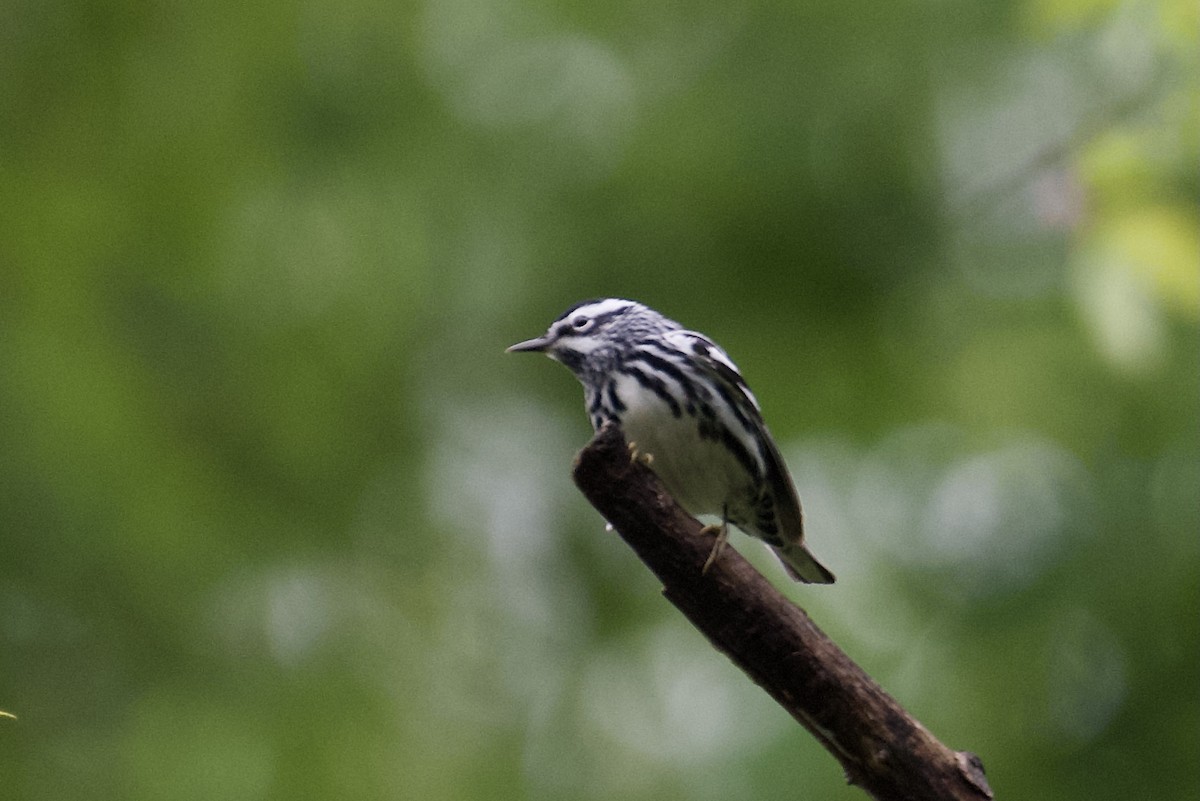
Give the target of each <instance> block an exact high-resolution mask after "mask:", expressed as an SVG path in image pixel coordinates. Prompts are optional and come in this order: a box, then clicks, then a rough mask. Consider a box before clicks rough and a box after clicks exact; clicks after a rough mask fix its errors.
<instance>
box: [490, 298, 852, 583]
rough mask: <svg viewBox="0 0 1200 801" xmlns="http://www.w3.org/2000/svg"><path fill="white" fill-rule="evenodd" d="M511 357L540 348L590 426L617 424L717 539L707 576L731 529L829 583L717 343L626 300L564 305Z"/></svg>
mask: <svg viewBox="0 0 1200 801" xmlns="http://www.w3.org/2000/svg"><path fill="white" fill-rule="evenodd" d="M508 352H510V353H521V352H528V353H544V354H545V355H547V356H549V357H550V358H551V359H554V360H555V361H558V362H560V363H562V364H563V365H564V366H566V367H567V369H569V370H570V371H571V372H572V373H574V374H575V377H576V378H577V379H579V382H580V383H581V384H583V389H584V401H585V404H586V407H587V413H588V416H589V418H590V421H591V423H592V427H593V428H594V429H595V430H597V431H599V430H600V428H601V427H602V426H603V425H604V424H606V423H609V422H613V423H616V424H617V425H618V426H620V428H621V430H622V432H623V433H624V435H625V439H626V441H627V443H629V447H630V452H631V454H633V456H634V458H637V459H639V460H640V461H642V462H643V463H644V464H646V465H647V466H648V467H649V468H650V469H651V470H653V471H654V473H655V474H656V475H657V476H658V478H659V479H660V480H661V481H662V483H663V486H664V487H665V488H666V489H667V491H668V492H669V493H670V494H671V496H672V497H673V498H674V499H675V501H676V502H677V503H679V505H680V506H682V507H683V508H684V509H686V510H687V511H688V512H689V513H691V514H692V515H695V516H697V517H701V516H712V517H719V518H720V520H721V523H720V525H719V526H706V527H705V532H706V533H708V534H715V535H716V542H715V544H714V547H713V550H712V552H711V554H710V555H709V558H708V560H707V561H706V562H705V564H704V567H703V571H704V572H707V571H708V569H709V567H710V566H711V565H712V563H713V562H714V560H715V559H716V558H717V557H718V556H719V554H720V552H721V549H722V548H723V547H724V546H725V542H726V539H727V537H728V526H729V525H730V524H732V525H734V526H736V527H737V528H739V529H740V530H742V531H743V532H745V533H746V534H749V535H750V536H752V537H755V538H757V539H759V540H762V541H763V542H765V543H766V544H767V545H768V546H769V547H770V548H771V549H772V550H773V551H774V552H775V553H776V554H777V555H778V556H779V558H780V560H781V561H782V562H783V564H784V567H785V568H786V570H787V572H788V574H789V575H790V576H791V577H792V578H793V579H795V580H797V581H801V582H805V583H812V584H832V583H833V582H834V575H833V573H831V572H830V571H829V570H828V569H827V568H826V567H825V566H824V565H822V564H821V563H820V562H819V561H817V559H816V557H814V556H813V555H812V553H811V552H810V551H809V550H808V547H807V545H805V542H804V518H803V513H802V511H801V507H800V498H799V496H798V495H797V492H796V487H795V485H794V484H793V482H792V477H791V474H790V473H789V472H788V469H787V464H786V463H785V462H784V459H783V456H782V455H781V454H780V453H779V447H778V446H777V445H776V444H775V441H774V440H773V439H772V437H771V433H770V431H769V430H768V429H767V426H766V423H765V422H764V421H763V416H762V410H761V409H760V407H759V404H758V400H757V399H756V398H755V397H754V394H753V393H752V392H751V391H750V388H749V386H747V385H746V381H745V379H744V378H742V374H741V372H740V371H739V370H738V368H737V366H736V365H734V363H733V361H732V360H731V359H730V358H729V356H728V355H727V354H726V353H725V351H724V350H722V349H721V348H720V347H719V346H718V345H717V344H716V343H715V342H713V341H712V340H711V339H709V338H708V337H706V336H705V335H704V334H701V333H699V332H697V331H690V330H688V329H686V328H684V327H683V326H682V325H680V324H679V323H677V322H675V321H674V320H671V319H668V318H667V317H664V316H663V315H662V314H660V313H658V312H657V311H655V310H654V309H651V308H650V307H648V306H646V305H644V304H642V303H639V302H637V301H633V300H626V299H623V298H599V299H593V300H585V301H581V302H579V303H576V304H575V305H573V306H571V307H570V308H569V309H567V310H566V311H565V312H563V313H562V314H561V315H559V317H558V318H557V319H556V320H555V321H554V322H553V323H551V324H550V327H549V328H548V329H547V331H546V333H545V334H543V335H542V336H540V337H535V338H533V339H529V340H526V341H524V342H518V343H517V344H515V345H513V346H511V347H509V348H508Z"/></svg>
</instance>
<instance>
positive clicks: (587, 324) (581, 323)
mask: <svg viewBox="0 0 1200 801" xmlns="http://www.w3.org/2000/svg"><path fill="white" fill-rule="evenodd" d="M571 325H573V326H574V327H575V330H576V331H586V330H588V329H589V328H591V326H592V320H591V318H590V317H585V316H584V315H582V314H581V315H579V316H578V317H576V318H575V319H574V320H572V321H571Z"/></svg>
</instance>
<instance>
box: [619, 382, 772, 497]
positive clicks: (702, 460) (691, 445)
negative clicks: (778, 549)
mask: <svg viewBox="0 0 1200 801" xmlns="http://www.w3.org/2000/svg"><path fill="white" fill-rule="evenodd" d="M616 391H617V394H618V396H619V397H620V398H621V401H622V402H623V403H624V404H625V406H626V410H625V412H624V413H622V415H621V425H622V428H623V429H624V432H625V439H626V440H627V441H628V442H631V443H635V444H636V446H637V450H638V452H639V453H642V454H650V456H651V457H653V459H652V461H651V464H650V467H651V469H653V470H654V472H655V473H656V474H658V477H659V478H660V479H662V482H663V484H664V485H665V486H666V488H667V491H668V492H670V493H671V496H672V497H673V498H675V500H676V501H678V502H679V504H680V505H681V506H683V508H684V509H687V510H688V511H689V512H690V513H692V514H693V515H720V514H721V513H722V510H723V507H724V506H725V504H726V503H729V502H731V501H732V499H733V496H735V495H740V494H741V491H742V490H743V489H744V487H745V486H746V485H747V483H748V481H749V476H747V474H746V471H745V470H744V469H743V468H742V466H741V464H740V463H739V462H738V461H737V459H736V458H735V457H734V456H733V455H732V454H731V453H730V452H729V451H728V450H727V449H726V448H725V447H723V446H722V445H721V443H719V442H713V441H712V440H711V439H701V438H700V435H699V433H698V431H697V425H696V418H694V417H691V416H689V415H688V414H687V413H686V412H684V413H683V414H681V415H680V416H679V417H675V416H673V415H672V414H671V409H670V407H668V406H667V404H666V403H664V402H663V401H662V399H661V398H659V397H658V396H657V395H655V394H654V393H653V392H651V391H649V390H647V389H645V388H643V387H642V386H641V385H640V384H638V382H637V381H636V380H635V379H633V378H630V377H628V376H620V377H618V379H617V387H616Z"/></svg>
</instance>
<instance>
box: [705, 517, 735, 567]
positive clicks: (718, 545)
mask: <svg viewBox="0 0 1200 801" xmlns="http://www.w3.org/2000/svg"><path fill="white" fill-rule="evenodd" d="M700 533H701V534H703V535H704V536H713V535H715V536H716V538H717V541H716V542H714V543H713V547H712V551H710V552H709V554H708V558H707V559H705V560H704V567H702V568H700V574H701V575H706V574H707V573H708V569H709V568H710V567H712V566H713V562H715V561H717V559H718V558H719V557H720V556H721V552H722V551H724V550H725V543H727V542H728V541H729V524H728V523H721V525H719V526H717V525H712V526H705V527H704V528H702V529H700Z"/></svg>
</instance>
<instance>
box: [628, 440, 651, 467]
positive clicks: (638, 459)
mask: <svg viewBox="0 0 1200 801" xmlns="http://www.w3.org/2000/svg"><path fill="white" fill-rule="evenodd" d="M629 461H631V462H634V463H638V464H644V465H645V466H646V467H649V466H650V465H652V464H654V454H652V453H642V452H641V451H639V450H638V446H637V443H636V442H631V443H629Z"/></svg>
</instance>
